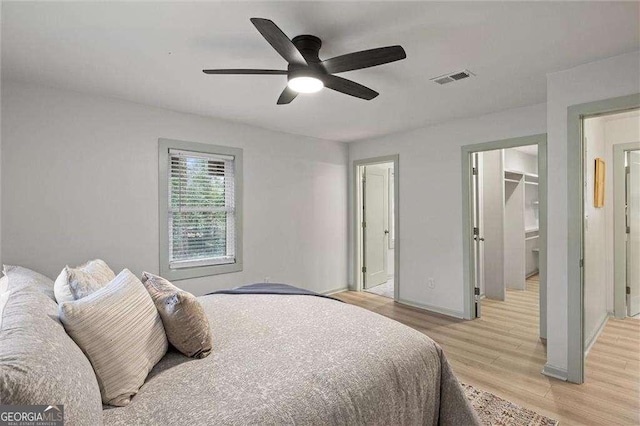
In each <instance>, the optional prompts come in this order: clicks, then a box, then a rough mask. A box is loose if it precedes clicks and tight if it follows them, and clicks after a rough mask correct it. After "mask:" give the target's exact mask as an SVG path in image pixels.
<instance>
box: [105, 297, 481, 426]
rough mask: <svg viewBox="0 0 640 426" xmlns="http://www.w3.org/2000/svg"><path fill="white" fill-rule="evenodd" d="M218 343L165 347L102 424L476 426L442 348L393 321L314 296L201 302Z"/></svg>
mask: <svg viewBox="0 0 640 426" xmlns="http://www.w3.org/2000/svg"><path fill="white" fill-rule="evenodd" d="M199 300H200V302H201V303H202V305H203V307H204V310H205V312H206V314H207V316H208V318H209V320H210V325H211V331H212V335H213V337H214V349H213V352H212V354H211V355H210V356H209V357H207V358H204V359H200V360H193V359H189V358H186V357H184V356H183V355H181V354H180V353H178V352H175V351H171V350H170V351H169V352H168V353H167V355H166V356H165V357H164V358H163V359H162V360H161V361H160V363H158V364H157V365H156V366H155V368H154V369H153V371H152V372H151V373H150V374H149V376H148V378H147V381H146V383H145V385H144V386H143V387H142V388H141V389H140V391H139V393H138V394H137V395H136V396H135V397H134V398H133V400H132V402H131V404H129V405H128V406H126V407H118V408H113V407H109V408H106V407H105V409H104V410H103V420H104V424H105V425H123V426H124V425H127V426H128V425H133V424H145V425H198V424H207V425H214V424H224V425H250V424H251V425H255V424H260V425H282V424H291V425H293V424H295V425H312V424H313V425H316V424H317V425H343V424H344V425H347V424H349V425H436V424H440V425H465V426H466V425H475V424H479V422H478V419H477V416H476V414H475V413H474V411H473V408H471V406H470V405H469V403H468V402H467V400H466V398H465V396H464V393H463V391H462V388H461V387H460V385H459V383H458V381H457V379H456V377H455V376H454V375H453V373H452V371H451V368H450V367H449V364H448V363H447V360H446V358H445V356H444V354H443V352H442V349H441V348H440V347H439V346H438V345H437V344H436V343H435V342H434V341H433V340H431V339H430V338H428V337H427V336H425V335H423V334H422V333H419V332H417V331H415V330H413V329H411V328H409V327H406V326H404V325H402V324H400V323H398V322H396V321H393V320H390V319H388V318H386V317H383V316H381V315H378V314H375V313H372V312H369V311H367V310H364V309H362V308H359V307H355V306H352V305H348V304H346V303H342V302H339V301H336V300H331V299H327V298H321V297H313V296H308V295H268V294H256V295H246V294H245V295H237V294H215V295H209V296H203V297H200V298H199Z"/></svg>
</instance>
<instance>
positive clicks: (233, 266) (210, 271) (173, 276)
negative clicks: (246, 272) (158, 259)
mask: <svg viewBox="0 0 640 426" xmlns="http://www.w3.org/2000/svg"><path fill="white" fill-rule="evenodd" d="M241 271H242V263H228V264H224V265H210V266H194V267H191V268H182V269H170V268H169V267H168V266H166V265H161V266H160V275H161V276H162V277H163V278H165V279H167V280H169V281H180V280H187V279H190V278H200V277H208V276H211V275H220V274H230V273H233V272H241Z"/></svg>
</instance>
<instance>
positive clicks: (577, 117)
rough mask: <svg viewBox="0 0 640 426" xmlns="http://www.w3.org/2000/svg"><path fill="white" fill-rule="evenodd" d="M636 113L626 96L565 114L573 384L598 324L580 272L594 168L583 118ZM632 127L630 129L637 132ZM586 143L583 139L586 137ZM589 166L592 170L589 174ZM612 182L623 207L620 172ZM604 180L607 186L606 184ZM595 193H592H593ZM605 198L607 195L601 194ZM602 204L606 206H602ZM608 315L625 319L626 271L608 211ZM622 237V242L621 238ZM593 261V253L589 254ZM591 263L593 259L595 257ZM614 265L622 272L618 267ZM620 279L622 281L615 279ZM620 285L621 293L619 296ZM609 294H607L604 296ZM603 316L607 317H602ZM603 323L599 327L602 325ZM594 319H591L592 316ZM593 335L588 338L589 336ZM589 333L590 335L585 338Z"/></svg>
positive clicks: (617, 152)
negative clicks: (610, 285) (611, 301)
mask: <svg viewBox="0 0 640 426" xmlns="http://www.w3.org/2000/svg"><path fill="white" fill-rule="evenodd" d="M638 108H640V94H633V95H629V96H622V97H618V98H612V99H605V100H600V101H595V102H589V103H585V104H580V105H573V106H570V107H569V108H568V109H567V167H568V182H567V190H568V191H567V195H568V199H567V219H568V220H567V230H568V235H567V237H568V238H567V242H568V252H567V282H568V291H567V299H568V305H567V311H568V326H567V370H566V373H565V374H566V375H565V377H566V379H567V380H568V381H570V382H573V383H583V382H584V377H585V374H584V370H585V357H586V354H587V352H588V350H589V348H590V343H593V342H595V340H596V339H597V336H598V333H599V330H601V329H602V328H603V327H599V329H594V328H593V325H594V324H596V325H597V324H598V322H597V321H595V322H594V321H593V318H594V317H593V315H592V314H591V313H590V312H596V313H597V311H591V310H590V306H589V301H588V300H587V298H588V297H589V295H588V293H587V292H588V288H587V286H588V282H587V281H585V279H587V280H588V279H589V278H587V277H588V276H589V273H588V271H587V270H586V265H587V264H588V260H587V258H586V257H587V256H588V255H589V253H588V251H591V248H592V247H591V248H587V244H586V238H587V237H588V235H587V232H589V231H588V229H587V228H588V227H591V225H592V224H593V222H592V220H591V219H590V218H587V217H586V216H585V215H586V214H588V211H587V209H586V208H585V207H586V206H589V205H593V201H592V200H593V198H591V199H588V198H587V197H589V196H590V195H591V191H590V190H589V189H588V188H585V184H589V182H590V179H589V176H587V174H586V173H587V172H589V171H591V170H593V171H594V172H595V163H594V162H592V160H594V158H593V156H589V155H588V150H587V151H585V145H586V144H587V143H586V142H585V136H587V135H586V129H585V122H586V121H587V120H589V119H592V118H596V117H604V116H609V115H613V114H619V113H629V112H631V111H633V110H637V109H638ZM637 129H638V128H637V124H636V130H637ZM587 142H588V136H587ZM613 155H614V157H615V158H614V161H613V162H608V163H607V162H605V164H604V170H605V171H606V170H607V164H608V169H609V170H611V169H612V167H611V166H612V163H614V164H615V163H618V162H619V161H620V160H621V159H622V161H624V160H623V158H624V155H623V150H622V149H620V147H615V146H614V148H613ZM592 166H594V167H593V169H592ZM613 169H614V170H613V172H614V179H613V181H614V182H615V183H616V190H615V193H614V194H613V196H614V199H615V203H616V205H619V203H622V204H624V191H622V192H621V191H620V190H619V188H620V185H619V182H620V180H621V179H622V180H623V181H624V179H625V176H624V169H622V168H617V167H615V166H614V167H613ZM611 180H612V179H609V180H608V182H611ZM606 182H607V179H606V177H605V191H604V194H605V196H604V199H605V200H607V199H609V200H611V192H612V191H611V190H607V189H606V186H607V184H606ZM594 190H595V189H594ZM607 194H609V195H607ZM605 202H606V201H605ZM613 214H614V216H615V218H614V246H615V249H614V264H615V267H614V271H615V272H614V274H615V275H614V288H615V291H614V312H615V315H616V316H620V315H626V313H624V314H623V312H625V309H626V307H625V304H626V303H625V302H626V301H625V296H624V290H625V283H624V279H625V276H626V272H623V271H624V267H625V265H626V260H623V258H624V257H625V255H626V251H625V246H626V242H625V240H624V234H625V228H624V220H625V217H624V214H623V213H622V210H621V209H619V208H618V209H614V212H613ZM621 236H622V238H621ZM590 258H591V259H592V260H593V259H594V256H593V254H591V255H590ZM596 259H597V258H596ZM620 265H622V266H623V268H620ZM621 277H622V279H621ZM620 286H622V290H623V293H622V294H621V292H620V291H619V289H620ZM609 294H610V293H609ZM607 317H608V316H607ZM607 317H605V320H604V321H603V322H602V323H601V324H603V325H604V323H605V321H606V318H607ZM595 318H597V317H595ZM594 330H595V331H596V332H595V333H593V331H594ZM589 332H591V333H589Z"/></svg>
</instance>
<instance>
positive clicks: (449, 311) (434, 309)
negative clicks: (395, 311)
mask: <svg viewBox="0 0 640 426" xmlns="http://www.w3.org/2000/svg"><path fill="white" fill-rule="evenodd" d="M397 302H398V303H401V304H403V305H407V306H411V307H413V308H418V309H422V310H425V311H429V312H435V313H437V314H442V315H446V316H449V317H455V318H460V319H463V318H464V312H461V311H454V310H453V309H447V308H441V307H439V306H432V305H425V304H422V303H416V302H409V301H408V300H404V299H398V300H397Z"/></svg>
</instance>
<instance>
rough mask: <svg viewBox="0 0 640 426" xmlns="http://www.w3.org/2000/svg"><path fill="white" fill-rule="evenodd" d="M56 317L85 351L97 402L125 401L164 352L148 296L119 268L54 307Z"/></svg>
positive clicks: (158, 323) (160, 329) (159, 323)
mask: <svg viewBox="0 0 640 426" xmlns="http://www.w3.org/2000/svg"><path fill="white" fill-rule="evenodd" d="M59 314H60V320H61V321H62V324H64V328H65V329H66V330H67V333H68V334H69V335H70V336H71V338H72V339H73V340H74V341H75V342H76V343H77V344H78V346H80V348H81V349H82V351H83V352H84V353H85V354H86V355H87V358H89V361H91V365H92V366H93V370H94V371H95V373H96V377H97V379H98V385H99V386H100V395H101V396H102V402H104V403H105V404H109V405H116V406H125V405H127V404H129V402H130V401H131V397H133V396H134V395H135V394H136V393H137V392H138V390H139V389H140V387H141V386H142V385H143V384H144V381H145V379H146V378H147V375H148V374H149V371H151V369H152V368H153V366H154V365H156V363H157V362H158V361H160V359H161V358H162V357H163V356H164V354H165V353H166V352H167V346H168V343H167V336H166V335H165V332H164V327H163V326H162V320H161V319H160V315H159V314H158V311H157V310H156V307H155V305H154V304H153V300H151V296H149V293H148V292H147V290H146V289H145V287H144V285H142V283H141V282H140V280H139V279H138V278H137V277H136V276H135V275H133V274H132V273H131V272H130V271H129V270H128V269H124V270H123V271H122V272H120V273H119V274H118V276H117V277H115V278H114V279H113V280H112V281H111V282H110V283H109V284H107V285H106V286H104V287H102V288H101V289H99V290H98V291H96V292H94V293H92V294H90V295H89V296H87V297H83V298H82V299H78V300H75V301H72V302H63V303H61V304H60V306H59Z"/></svg>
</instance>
